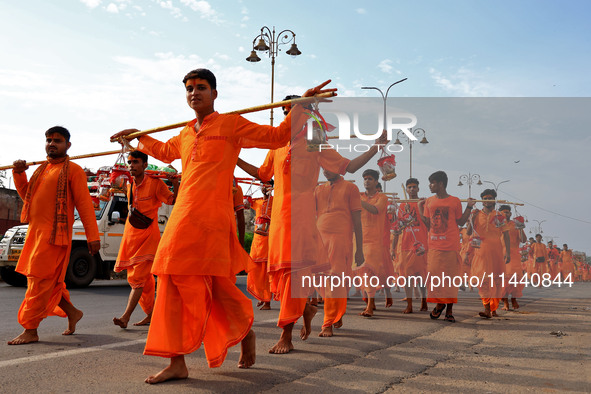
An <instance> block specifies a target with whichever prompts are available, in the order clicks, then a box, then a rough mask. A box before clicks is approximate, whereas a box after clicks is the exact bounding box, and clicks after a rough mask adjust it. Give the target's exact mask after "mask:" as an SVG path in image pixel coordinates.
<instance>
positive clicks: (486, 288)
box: [468, 189, 521, 319]
mask: <svg viewBox="0 0 591 394" xmlns="http://www.w3.org/2000/svg"><path fill="white" fill-rule="evenodd" d="M480 198H482V199H483V200H490V202H488V201H487V202H483V203H482V210H479V209H476V210H474V212H473V213H472V218H471V221H470V222H469V223H468V235H477V236H479V237H480V238H481V243H480V247H479V248H477V249H476V250H475V251H474V259H473V260H472V275H474V276H476V277H479V278H485V279H484V280H483V282H482V283H480V286H479V288H478V292H479V293H480V297H481V299H482V305H483V306H484V311H483V312H480V313H479V315H480V316H482V317H484V318H487V319H490V318H491V317H493V316H497V312H496V311H497V308H498V307H499V301H500V299H501V298H502V297H503V295H504V294H503V290H504V288H503V286H504V283H503V280H502V275H501V274H503V273H504V272H505V265H506V264H509V263H510V262H511V243H510V239H509V227H508V226H507V223H506V219H505V215H504V214H501V213H500V212H498V211H497V210H495V199H496V198H497V192H496V191H495V190H493V189H486V190H485V191H483V192H482V193H481V194H480ZM501 216H502V220H501ZM495 221H496V224H495ZM503 247H504V248H503ZM519 265H521V262H520V263H519ZM489 275H492V278H489Z"/></svg>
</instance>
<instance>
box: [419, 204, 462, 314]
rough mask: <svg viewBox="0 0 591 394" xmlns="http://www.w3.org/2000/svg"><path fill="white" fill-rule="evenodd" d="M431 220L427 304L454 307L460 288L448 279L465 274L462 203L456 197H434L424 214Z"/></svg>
mask: <svg viewBox="0 0 591 394" xmlns="http://www.w3.org/2000/svg"><path fill="white" fill-rule="evenodd" d="M423 214H424V216H425V217H427V218H429V222H430V228H429V239H428V247H429V251H428V252H427V273H428V274H429V276H430V277H431V279H430V280H429V282H428V283H427V287H428V291H429V296H428V298H427V302H436V303H442V304H450V303H457V302H458V287H457V286H453V283H451V284H449V283H447V282H446V281H445V280H444V279H445V278H444V276H447V277H451V278H453V277H454V276H459V275H460V273H461V262H460V254H459V250H460V230H459V228H458V224H457V220H458V219H460V218H461V217H462V203H461V202H460V199H459V198H457V197H453V196H448V197H446V198H438V197H437V196H432V197H429V198H428V199H427V201H426V202H425V208H424V212H423Z"/></svg>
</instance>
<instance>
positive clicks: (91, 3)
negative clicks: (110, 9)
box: [80, 0, 101, 9]
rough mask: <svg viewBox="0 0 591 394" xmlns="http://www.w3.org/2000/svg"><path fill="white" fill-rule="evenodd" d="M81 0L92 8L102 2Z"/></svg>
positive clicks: (99, 0) (98, 0)
mask: <svg viewBox="0 0 591 394" xmlns="http://www.w3.org/2000/svg"><path fill="white" fill-rule="evenodd" d="M80 2H81V3H83V4H84V5H85V6H87V7H88V8H90V9H92V8H96V7H98V5H99V4H100V3H101V0H80Z"/></svg>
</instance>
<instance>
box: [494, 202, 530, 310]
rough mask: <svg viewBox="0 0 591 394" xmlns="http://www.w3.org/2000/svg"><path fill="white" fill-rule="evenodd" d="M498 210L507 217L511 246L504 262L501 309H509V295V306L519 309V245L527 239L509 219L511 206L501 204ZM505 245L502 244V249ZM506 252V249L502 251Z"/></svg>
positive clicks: (520, 289)
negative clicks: (503, 294) (508, 257)
mask: <svg viewBox="0 0 591 394" xmlns="http://www.w3.org/2000/svg"><path fill="white" fill-rule="evenodd" d="M499 211H500V212H501V213H503V214H504V215H505V217H506V218H507V229H508V234H509V243H510V246H511V261H510V262H509V263H508V264H505V281H504V284H503V286H504V293H505V296H504V297H503V310H505V311H508V310H509V297H511V306H512V307H513V309H519V302H517V299H518V298H521V297H522V296H523V288H524V287H525V284H524V283H521V282H522V278H523V268H522V265H521V250H520V248H519V245H520V244H521V243H522V242H525V241H526V240H527V237H526V236H525V232H524V231H523V229H522V228H517V227H515V222H514V221H513V220H511V207H510V206H509V205H501V206H500V207H499ZM504 249H505V246H504V245H503V250H504ZM504 253H506V251H504Z"/></svg>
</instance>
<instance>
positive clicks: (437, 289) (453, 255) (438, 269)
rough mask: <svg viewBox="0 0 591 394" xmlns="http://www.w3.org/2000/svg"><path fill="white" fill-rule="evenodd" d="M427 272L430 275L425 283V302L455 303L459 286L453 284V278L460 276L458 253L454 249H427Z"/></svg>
mask: <svg viewBox="0 0 591 394" xmlns="http://www.w3.org/2000/svg"><path fill="white" fill-rule="evenodd" d="M427 272H428V275H429V277H430V278H429V281H428V283H427V291H428V292H429V295H428V297H427V302H433V303H438V304H457V303H458V287H459V286H454V284H453V278H454V277H456V276H460V272H461V262H460V254H459V253H458V252H457V251H455V250H434V249H429V251H428V252H427Z"/></svg>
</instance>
